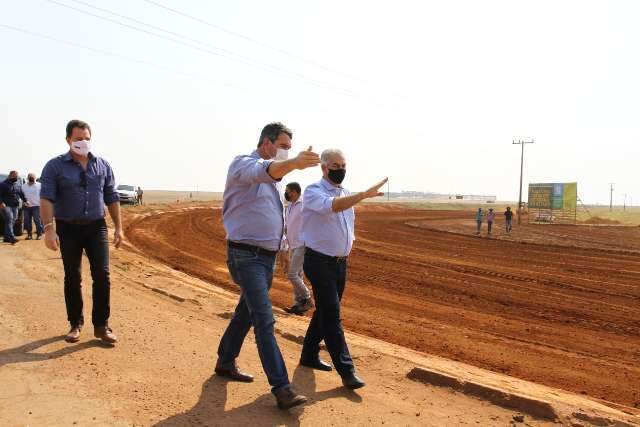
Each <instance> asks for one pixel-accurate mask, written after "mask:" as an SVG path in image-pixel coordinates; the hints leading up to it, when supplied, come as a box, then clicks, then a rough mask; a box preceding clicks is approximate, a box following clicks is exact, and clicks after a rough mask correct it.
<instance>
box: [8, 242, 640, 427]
mask: <svg viewBox="0 0 640 427" xmlns="http://www.w3.org/2000/svg"><path fill="white" fill-rule="evenodd" d="M85 261H86V260H85ZM0 277H2V280H1V282H0V285H1V286H0V426H3V427H5V426H6V427H11V426H47V427H48V426H86V425H91V426H140V425H144V426H149V425H154V426H163V427H164V426H194V425H198V426H281V425H282V426H300V425H304V426H343V425H348V426H372V425H391V426H459V425H467V426H477V425H481V426H507V425H511V423H512V422H514V420H515V419H518V420H521V422H520V425H528V426H548V425H557V423H558V422H563V423H564V424H569V423H570V422H571V420H575V421H579V420H583V419H588V420H594V421H597V420H599V419H600V418H601V417H605V419H608V420H612V422H613V420H627V422H626V423H625V424H623V425H625V426H628V425H629V426H630V425H633V426H636V425H640V424H638V420H640V419H639V418H634V417H632V416H628V415H625V414H622V413H620V412H619V411H615V410H611V409H610V408H607V407H604V406H603V405H599V404H598V403H596V402H591V401H587V400H586V399H584V398H583V397H581V396H562V393H561V392H560V391H558V390H547V389H545V388H543V387H540V386H538V385H535V384H525V383H522V382H519V381H518V380H515V379H511V378H509V377H507V376H504V375H496V374H492V373H490V372H482V371H480V370H478V369H477V368H474V367H470V366H464V365H462V364H456V363H453V362H450V361H446V360H443V359H436V358H433V357H427V356H424V355H421V354H419V353H416V352H413V351H411V350H408V349H404V348H401V347H398V346H393V345H390V344H388V343H385V342H379V341H375V340H373V339H371V338H368V337H364V336H360V335H356V334H352V333H348V334H347V337H348V340H349V343H350V346H351V351H352V353H353V356H354V359H355V361H356V363H357V365H358V368H359V372H360V374H361V375H362V377H363V378H365V380H366V381H367V386H366V387H365V388H363V389H360V390H358V391H357V392H352V391H349V390H346V389H345V388H344V387H342V383H341V382H340V379H339V377H338V375H336V374H335V372H316V371H313V370H311V369H308V368H304V367H301V366H299V365H298V358H299V356H300V344H299V343H298V341H299V339H298V337H299V336H300V335H301V334H303V333H304V328H305V327H306V322H305V319H304V318H299V317H295V316H287V315H285V314H283V313H282V312H277V313H276V318H277V323H276V325H277V328H278V332H277V340H278V343H279V346H280V348H281V350H282V354H283V356H284V359H285V362H286V364H287V367H288V370H289V376H290V378H291V380H292V382H293V384H294V385H295V387H296V388H297V390H299V391H300V392H302V393H304V394H305V395H307V396H308V397H309V402H308V404H307V405H306V406H303V407H298V408H294V409H292V410H290V411H280V410H278V409H277V408H276V406H275V400H274V398H273V396H272V395H271V393H270V392H269V385H268V383H267V381H266V378H265V376H264V374H263V372H262V369H261V367H260V360H259V357H258V352H257V350H256V345H255V342H254V339H253V334H251V333H250V334H249V335H248V336H247V339H246V342H245V344H244V346H243V349H242V353H241V355H240V357H239V363H240V364H241V366H242V367H243V368H244V369H245V370H246V371H249V372H252V373H253V374H254V375H255V376H256V381H255V382H254V383H251V384H245V383H233V382H228V381H225V380H224V379H223V378H221V377H219V376H216V375H214V374H213V368H214V365H215V360H216V346H217V343H218V342H219V340H220V336H221V335H222V333H223V331H224V329H225V327H226V325H227V323H228V318H229V317H228V316H229V314H230V313H231V311H232V310H233V307H234V305H235V302H236V296H235V295H234V294H232V293H230V292H226V291H223V290H221V289H218V288H214V287H212V286H211V285H210V284H208V283H205V282H203V281H201V280H199V279H197V278H194V277H192V276H189V275H186V274H183V273H180V272H177V271H175V270H173V269H171V268H169V267H167V266H164V265H162V264H160V263H158V262H157V261H154V260H150V259H149V257H147V256H145V255H141V254H138V253H136V251H135V249H134V248H132V247H131V246H129V245H128V244H125V246H124V247H123V248H121V249H120V250H114V249H113V248H112V251H111V278H112V285H111V319H110V326H111V327H112V328H113V329H114V331H115V333H116V334H118V336H119V342H118V343H117V344H116V346H115V347H112V346H105V345H103V344H101V343H100V342H99V341H97V340H95V339H94V338H93V330H92V328H91V325H90V324H87V325H85V328H84V329H83V331H82V332H83V333H82V336H81V340H80V342H78V343H75V344H68V343H66V342H64V341H63V337H64V334H65V333H66V332H67V331H68V324H67V322H66V315H65V307H64V298H63V273H62V262H61V260H60V255H59V253H54V252H51V251H49V250H47V249H46V248H45V247H44V244H43V242H42V241H40V242H38V241H35V240H34V241H30V242H26V241H21V242H20V243H19V244H18V245H17V246H11V245H0ZM84 278H85V281H84V284H85V286H84V287H83V290H84V292H83V294H84V298H85V310H84V312H85V316H87V318H88V319H90V312H91V285H90V282H91V281H90V279H89V274H88V265H87V263H86V262H85V263H84ZM322 357H324V358H327V355H326V354H325V353H324V352H323V355H322ZM419 366H422V367H425V368H426V367H429V368H433V367H436V366H439V370H440V371H442V372H447V371H451V373H452V374H454V375H455V377H458V376H459V377H461V378H462V377H470V376H473V377H474V378H476V380H474V381H476V382H477V381H480V382H484V381H489V382H490V383H492V384H494V387H496V385H498V386H499V388H500V389H502V388H505V387H513V388H514V389H517V390H518V391H519V393H525V394H527V395H537V396H538V398H540V397H542V399H543V400H547V399H546V397H547V396H550V397H555V398H557V399H558V400H559V401H561V402H560V404H559V405H558V406H557V408H559V409H558V410H557V411H556V410H554V411H552V412H553V414H554V415H557V421H555V422H554V421H552V420H550V419H546V420H545V419H539V418H534V417H533V416H531V415H529V413H528V412H527V411H524V412H521V411H519V410H517V409H505V408H503V407H499V406H496V405H494V404H492V403H490V401H489V400H490V399H487V397H489V394H488V393H486V392H484V393H483V394H482V393H480V394H479V393H477V392H476V393H474V396H475V397H472V396H469V395H467V394H466V393H461V392H456V391H453V390H452V389H451V388H449V387H436V386H433V385H431V384H428V383H427V384H425V383H422V382H419V381H415V380H411V379H408V378H407V374H408V373H409V372H410V371H412V370H414V369H415V368H416V367H419ZM474 384H475V383H474ZM476 389H477V387H476ZM479 390H480V391H482V389H479ZM476 391H477V390H476ZM538 398H536V401H537V399H538ZM567 403H569V405H567ZM563 406H567V408H566V410H565V411H563V410H562V408H563ZM534 407H535V405H534ZM522 409H527V407H526V405H524V406H522ZM634 420H635V421H634ZM580 422H581V423H582V424H584V423H583V422H582V421H580ZM584 425H588V424H584Z"/></svg>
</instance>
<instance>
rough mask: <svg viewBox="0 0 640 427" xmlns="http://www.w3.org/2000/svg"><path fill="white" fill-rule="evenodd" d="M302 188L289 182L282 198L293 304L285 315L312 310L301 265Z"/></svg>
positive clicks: (302, 254) (302, 260) (302, 255)
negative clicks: (283, 200) (293, 296)
mask: <svg viewBox="0 0 640 427" xmlns="http://www.w3.org/2000/svg"><path fill="white" fill-rule="evenodd" d="M301 193H302V188H300V184H298V183H297V182H290V183H289V184H287V186H286V190H285V193H284V198H285V199H286V200H287V201H288V202H289V206H288V207H287V214H286V216H285V224H286V226H285V228H286V231H285V235H286V237H287V242H286V243H287V246H288V251H287V252H288V253H287V254H285V257H286V258H285V259H288V262H286V263H285V266H286V271H287V278H288V279H289V281H290V282H291V284H292V285H293V292H294V295H295V303H294V304H293V306H291V307H287V308H285V311H286V312H287V313H292V314H298V315H300V314H303V313H304V312H306V311H308V310H310V309H312V308H313V301H312V300H311V291H309V288H308V287H307V285H305V283H304V279H303V272H302V263H303V262H304V249H305V248H304V242H303V241H302V210H303V203H302V198H301Z"/></svg>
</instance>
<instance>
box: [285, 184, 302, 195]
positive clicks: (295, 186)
mask: <svg viewBox="0 0 640 427" xmlns="http://www.w3.org/2000/svg"><path fill="white" fill-rule="evenodd" d="M287 190H293V191H295V192H296V193H298V194H301V193H302V188H300V184H298V183H297V182H290V183H288V184H287Z"/></svg>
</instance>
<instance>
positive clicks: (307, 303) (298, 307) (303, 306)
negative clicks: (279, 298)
mask: <svg viewBox="0 0 640 427" xmlns="http://www.w3.org/2000/svg"><path fill="white" fill-rule="evenodd" d="M313 307H314V305H313V301H311V298H307V299H306V300H304V301H300V302H299V303H296V304H295V305H293V306H291V307H289V308H285V309H284V311H286V312H287V313H289V314H297V315H301V314H304V313H305V312H307V311H309V310H311V309H312V308H313Z"/></svg>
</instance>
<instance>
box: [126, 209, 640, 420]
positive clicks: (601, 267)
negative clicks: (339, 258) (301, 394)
mask: <svg viewBox="0 0 640 427" xmlns="http://www.w3.org/2000/svg"><path fill="white" fill-rule="evenodd" d="M468 215H469V213H465V212H443V211H410V210H404V209H399V208H395V207H389V206H386V207H381V206H378V207H376V206H373V207H366V208H364V209H360V210H359V211H358V215H357V242H356V246H355V250H354V252H353V255H352V257H351V258H350V270H349V271H350V277H349V284H348V288H347V291H346V296H345V300H344V314H343V317H344V321H345V325H346V327H347V328H348V329H350V330H353V331H356V332H360V333H363V334H366V335H368V336H371V337H375V338H379V339H382V340H385V341H388V342H392V343H396V344H400V345H402V346H406V347H409V348H412V349H415V350H418V351H420V352H425V353H430V354H436V355H440V356H444V357H447V358H451V359H454V360H459V361H464V362H467V363H470V364H473V365H476V366H480V367H484V368H488V369H490V370H493V371H496V372H502V373H508V374H509V375H512V376H516V377H519V378H524V379H527V380H531V381H534V382H537V383H542V384H546V385H550V386H554V387H558V388H562V389H565V390H570V391H573V392H576V393H582V394H586V395H589V396H592V397H594V398H598V399H604V400H606V401H611V402H616V403H619V404H623V405H627V406H630V407H636V408H638V407H640V387H638V384H640V254H639V253H638V252H637V251H635V249H636V248H637V247H638V242H637V241H636V240H633V237H632V238H631V239H629V238H628V236H627V235H626V234H624V233H625V231H624V230H622V229H602V228H598V229H597V233H596V234H597V235H595V237H594V236H590V234H589V233H590V232H589V228H586V227H585V228H581V230H584V232H582V231H581V232H580V233H579V235H575V236H574V238H575V239H576V241H577V239H578V238H580V239H581V241H580V242H579V244H572V243H570V242H569V244H568V245H566V246H565V247H563V246H560V245H557V244H554V245H551V246H545V245H540V244H522V243H519V242H517V241H507V240H499V239H485V238H482V239H481V238H476V237H473V236H470V235H461V234H454V233H448V232H442V231H437V230H432V229H429V228H433V227H432V225H433V224H437V222H438V221H439V220H441V221H444V222H446V221H451V220H452V219H453V220H454V222H456V221H457V222H461V221H462V222H464V221H466V220H465V219H464V218H467V217H468ZM407 223H412V224H413V226H410V225H407ZM472 226H473V224H471V227H472ZM425 227H426V228H425ZM548 230H551V229H548ZM556 230H559V229H556ZM634 232H635V231H634ZM126 234H127V237H128V238H129V239H130V240H131V241H132V242H133V243H134V244H135V245H136V247H138V248H139V249H140V250H142V251H143V252H144V253H145V254H146V255H148V256H150V257H153V258H155V259H158V260H161V261H163V262H165V263H167V264H168V265H170V266H172V267H174V268H176V269H178V270H182V271H185V272H188V273H189V274H192V275H194V276H197V277H199V278H202V279H204V280H206V281H208V282H211V283H214V284H216V285H218V286H221V287H223V288H226V289H229V290H231V291H234V292H236V291H237V289H236V287H235V285H233V284H232V283H231V282H230V281H229V278H228V273H227V270H226V267H225V247H224V237H225V236H224V231H223V228H222V223H221V215H220V210H219V209H217V208H208V209H195V210H187V211H183V212H169V213H165V214H160V213H159V212H156V215H151V216H148V217H144V218H138V219H136V220H135V221H132V222H130V224H129V226H128V229H127V232H126ZM517 235H518V229H516V230H515V232H514V234H513V236H511V237H510V238H509V239H511V240H517ZM634 236H635V235H634ZM618 238H619V239H622V240H620V241H622V242H623V243H622V244H620V245H616V243H615V242H616V239H618ZM556 239H557V240H558V241H557V242H556V243H563V242H565V243H566V242H568V239H570V236H569V237H558V236H556ZM598 239H599V240H600V241H601V242H603V243H604V245H594V246H596V247H600V248H601V249H587V248H585V247H584V246H587V245H586V243H585V241H586V242H588V241H589V240H596V241H598ZM574 246H583V247H574ZM604 249H609V250H604ZM272 295H273V299H274V300H275V302H276V304H278V305H280V306H285V305H288V304H290V303H291V299H292V296H291V287H290V285H289V283H287V282H286V280H284V278H283V276H280V278H279V279H278V280H276V282H275V284H274V289H273V291H272Z"/></svg>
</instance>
